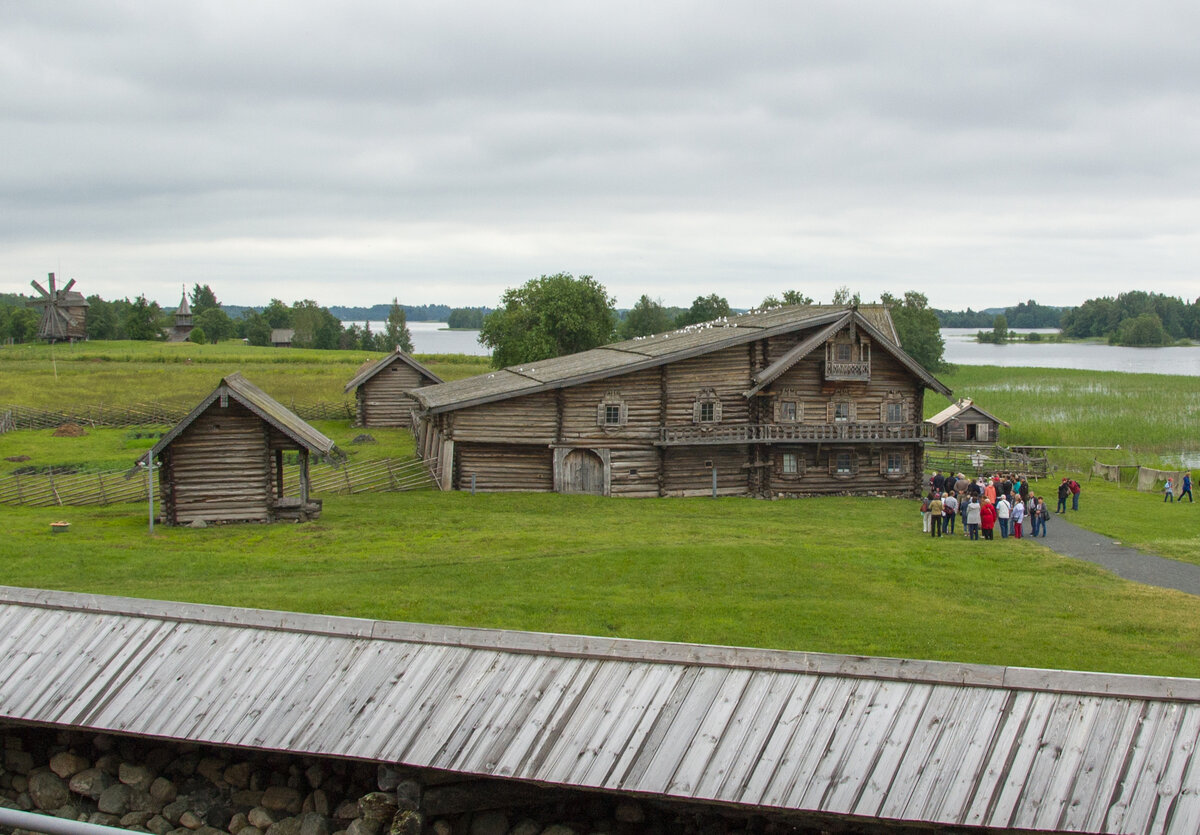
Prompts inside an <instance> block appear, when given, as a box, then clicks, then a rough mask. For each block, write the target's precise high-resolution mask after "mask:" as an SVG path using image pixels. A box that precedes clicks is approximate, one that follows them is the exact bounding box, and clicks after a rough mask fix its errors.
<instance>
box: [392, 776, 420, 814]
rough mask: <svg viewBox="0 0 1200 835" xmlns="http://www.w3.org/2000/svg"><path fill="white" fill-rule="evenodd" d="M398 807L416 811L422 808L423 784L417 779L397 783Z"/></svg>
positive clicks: (402, 809)
mask: <svg viewBox="0 0 1200 835" xmlns="http://www.w3.org/2000/svg"><path fill="white" fill-rule="evenodd" d="M396 808H397V809H399V810H400V811H405V810H408V811H416V810H417V809H420V808H421V784H420V783H418V782H417V781H416V780H401V781H400V782H399V783H397V784H396Z"/></svg>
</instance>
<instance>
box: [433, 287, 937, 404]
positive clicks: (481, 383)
mask: <svg viewBox="0 0 1200 835" xmlns="http://www.w3.org/2000/svg"><path fill="white" fill-rule="evenodd" d="M847 317H849V318H847ZM843 320H845V321H846V322H850V321H854V322H856V323H857V324H858V325H859V326H860V327H862V328H863V330H865V331H866V332H867V333H868V334H869V335H870V336H871V337H872V338H873V339H874V340H876V341H877V342H879V344H880V345H882V346H883V347H884V349H885V350H887V351H888V352H889V353H891V354H892V355H893V356H895V357H896V359H898V360H899V361H900V362H901V363H902V364H903V365H904V366H905V367H906V368H908V369H909V370H910V371H912V372H913V374H915V375H916V376H918V377H919V378H920V379H921V382H922V383H924V384H925V385H926V386H928V387H929V388H931V389H933V390H934V391H938V392H940V393H942V394H945V395H949V394H950V389H948V388H946V386H944V385H943V384H942V383H941V382H939V381H938V380H937V379H936V378H934V377H933V375H931V374H930V373H929V372H928V371H926V370H925V369H924V368H922V367H921V365H920V364H919V363H918V362H917V361H916V360H914V359H913V358H912V357H910V356H909V355H908V354H906V353H905V352H904V350H903V349H902V348H901V347H900V346H899V345H898V344H897V343H896V329H895V326H894V325H893V324H892V318H891V315H890V314H889V313H888V310H887V308H886V307H884V306H883V305H860V306H858V307H855V306H853V305H798V306H792V307H779V308H773V309H770V310H764V311H757V312H751V313H746V314H742V315H740V316H728V317H723V318H721V319H716V320H714V321H712V322H705V323H703V324H699V325H689V326H688V327H685V328H680V329H679V330H674V331H668V332H667V333H660V334H655V335H654V336H645V337H637V338H634V339H629V340H626V341H625V342H616V343H613V344H612V345H604V346H602V347H600V348H593V349H591V350H590V351H582V352H580V353H578V354H568V355H566V356H562V357H555V358H553V359H547V360H539V361H537V362H533V363H528V364H527V365H520V366H516V365H514V366H509V367H508V368H504V369H501V370H499V371H493V372H491V373H489V374H481V375H479V376H477V377H468V378H467V379H465V380H455V381H453V382H449V383H442V384H441V385H437V386H426V387H424V388H420V389H413V390H412V392H411V394H412V395H413V397H415V398H416V399H417V401H418V402H419V403H420V404H421V405H422V406H423V407H424V408H425V409H426V411H427V412H429V413H431V414H437V413H438V412H446V411H451V410H454V409H462V408H466V407H469V406H478V405H481V404H484V403H491V402H494V401H497V400H505V399H508V398H510V397H520V396H522V395H526V394H533V393H535V392H539V391H549V390H552V389H557V388H565V387H567V386H573V385H578V384H580V383H587V382H592V381H594V380H602V379H605V378H608V377H613V376H616V375H618V374H628V373H630V372H633V371H641V370H643V369H647V368H655V367H657V366H660V365H664V364H666V363H669V362H677V361H679V360H684V359H689V358H691V357H697V356H702V355H704V354H709V353H712V352H713V351H719V350H721V349H723V348H729V347H732V346H736V345H744V344H746V343H749V342H754V341H755V340H759V339H765V338H768V337H771V336H778V335H781V334H785V333H792V332H794V331H797V330H805V329H808V328H816V327H822V326H832V325H833V324H835V323H838V322H842V321H843ZM814 347H815V346H814ZM772 367H774V366H772ZM763 373H765V370H764V372H763ZM780 373H782V372H780Z"/></svg>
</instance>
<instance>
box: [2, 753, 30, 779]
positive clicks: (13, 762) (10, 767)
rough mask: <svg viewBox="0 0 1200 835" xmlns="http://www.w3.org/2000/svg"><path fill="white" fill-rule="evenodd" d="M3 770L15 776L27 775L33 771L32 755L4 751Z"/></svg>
mask: <svg viewBox="0 0 1200 835" xmlns="http://www.w3.org/2000/svg"><path fill="white" fill-rule="evenodd" d="M4 770H5V771H12V772H14V773H16V774H28V773H29V772H30V771H33V754H30V753H29V752H28V751H19V750H17V749H14V748H8V749H6V750H5V751H4Z"/></svg>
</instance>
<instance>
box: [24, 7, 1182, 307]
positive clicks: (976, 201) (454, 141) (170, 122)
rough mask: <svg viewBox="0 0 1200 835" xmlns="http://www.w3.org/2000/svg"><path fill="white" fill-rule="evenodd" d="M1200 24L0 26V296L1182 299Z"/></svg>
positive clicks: (652, 12)
mask: <svg viewBox="0 0 1200 835" xmlns="http://www.w3.org/2000/svg"><path fill="white" fill-rule="evenodd" d="M1197 44H1200V4H1197V3H1195V2H1194V1H1193V2H1178V3H1155V2H1150V3H1145V2H1142V3H1128V2H1121V3H1113V2H1095V0H1088V2H1078V3H1053V2H1046V0H1035V1H1034V2H1021V0H1005V2H1001V3H997V2H988V3H972V2H963V1H962V0H947V2H901V3H897V2H894V0H888V1H887V2H863V0H855V2H828V3H819V2H778V3H731V2H724V3H658V4H655V3H646V2H638V3H620V2H612V1H611V0H605V2H593V3H579V2H569V0H567V1H562V0H556V2H542V3H509V2H501V3H497V2H495V0H490V1H489V2H480V3H472V2H463V3H397V2H394V0H390V1H389V2H383V1H382V0H380V2H359V1H358V0H351V1H350V2H347V1H346V0H340V2H337V3H324V4H315V3H310V2H307V0H292V2H289V3H286V4H284V3H255V2H246V0H238V2H233V1H232V0H230V2H178V3H148V2H136V3H134V2H122V1H121V0H106V2H102V3H97V2H95V0H87V2H69V0H54V2H44V0H37V1H36V2H13V1H12V0H0V253H2V254H3V257H2V258H0V290H2V291H6V292H31V290H30V287H29V281H30V279H38V280H44V279H45V276H46V274H47V273H48V272H51V271H53V272H56V273H58V275H59V276H60V277H62V278H75V279H77V280H78V285H77V289H79V290H81V291H82V292H83V293H84V294H85V295H90V294H92V293H99V294H100V295H101V296H104V297H106V298H112V297H120V296H126V295H128V296H134V295H137V294H138V293H144V294H146V296H147V297H149V298H151V299H156V300H158V301H160V302H162V303H164V304H168V305H171V306H173V305H174V304H176V303H177V302H178V300H179V295H180V287H181V285H187V286H188V287H189V288H190V287H191V286H192V284H194V283H196V282H200V283H208V284H210V285H211V286H212V288H213V290H214V291H215V292H216V294H217V297H218V298H219V299H220V300H221V301H223V302H228V303H234V304H262V303H265V302H266V301H268V300H269V299H270V298H272V297H278V298H281V299H283V300H284V301H289V302H290V301H293V300H296V299H301V298H312V299H315V300H317V301H318V302H320V303H321V304H324V305H334V304H351V305H355V304H364V305H366V304H374V303H380V302H387V301H390V300H391V298H392V297H393V296H395V297H398V298H399V299H400V300H401V301H402V302H404V303H408V304H423V303H445V304H450V305H455V306H458V305H478V304H485V305H493V306H494V305H495V304H497V302H498V300H499V298H500V295H501V293H503V291H504V290H505V288H507V287H514V286H518V285H520V284H522V283H524V282H525V281H526V280H528V279H530V278H533V277H536V276H538V275H542V274H549V273H556V272H570V273H573V274H575V275H581V274H589V275H593V276H595V278H596V279H597V280H598V281H600V282H601V283H602V284H604V285H605V286H606V287H607V288H608V290H609V292H610V293H611V294H612V295H614V296H616V298H617V303H618V306H621V307H628V306H631V305H632V304H633V303H634V302H635V301H636V300H637V298H638V297H639V296H640V295H641V294H642V293H646V294H648V295H650V296H651V297H652V298H659V299H661V300H662V301H663V302H664V303H666V304H679V305H687V304H689V303H690V302H691V300H692V299H694V298H695V297H696V296H697V295H701V294H708V293H712V292H715V293H718V294H720V295H723V296H725V297H726V298H728V299H729V301H730V303H731V304H733V305H734V306H735V307H748V306H752V305H755V304H757V303H758V302H760V301H761V300H762V299H763V297H764V296H766V295H767V294H770V293H776V294H777V293H779V292H780V291H782V290H785V289H789V288H794V289H798V290H802V291H804V292H806V293H808V294H809V295H810V296H813V297H815V298H816V299H817V300H818V301H829V299H830V297H831V296H832V294H833V292H834V290H835V289H836V288H838V287H839V286H843V285H844V286H847V287H849V288H850V289H851V290H857V291H859V292H860V293H861V294H862V296H863V298H864V299H867V300H869V299H874V298H877V297H878V295H879V294H880V293H881V292H891V293H893V294H896V295H899V294H901V293H903V292H904V291H906V290H919V291H921V292H923V293H925V294H926V295H927V296H928V297H929V299H930V301H931V303H932V304H934V305H935V306H937V307H944V308H953V309H961V308H964V307H967V306H971V307H974V308H976V309H979V308H984V307H992V306H1007V305H1010V304H1015V303H1016V302H1018V301H1021V300H1024V299H1028V298H1034V299H1036V300H1038V301H1039V302H1042V303H1043V304H1076V303H1078V302H1080V301H1082V300H1083V299H1086V298H1090V297H1093V296H1098V295H1108V294H1114V295H1115V294H1116V293H1119V292H1122V291H1124V290H1130V289H1147V290H1158V291H1161V292H1166V293H1169V294H1172V295H1179V296H1183V297H1184V298H1186V299H1189V300H1190V299H1193V298H1195V297H1196V296H1197V295H1198V294H1200V289H1197V288H1200V165H1198V163H1200V47H1198V46H1197Z"/></svg>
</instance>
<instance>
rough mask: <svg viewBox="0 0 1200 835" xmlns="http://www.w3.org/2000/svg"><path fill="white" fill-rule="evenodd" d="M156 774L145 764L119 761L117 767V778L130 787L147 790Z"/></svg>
mask: <svg viewBox="0 0 1200 835" xmlns="http://www.w3.org/2000/svg"><path fill="white" fill-rule="evenodd" d="M157 776H158V775H156V774H155V773H154V772H153V771H151V770H150V769H148V768H147V767H146V766H144V765H138V764H136V763H121V764H120V766H118V767H117V779H118V780H120V781H121V782H122V783H124V784H125V785H127V786H129V787H130V788H131V789H138V790H140V791H149V790H150V784H151V783H153V782H154V778H155V777H157Z"/></svg>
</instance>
